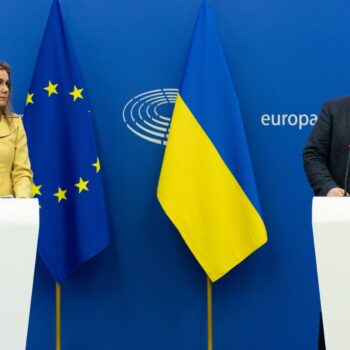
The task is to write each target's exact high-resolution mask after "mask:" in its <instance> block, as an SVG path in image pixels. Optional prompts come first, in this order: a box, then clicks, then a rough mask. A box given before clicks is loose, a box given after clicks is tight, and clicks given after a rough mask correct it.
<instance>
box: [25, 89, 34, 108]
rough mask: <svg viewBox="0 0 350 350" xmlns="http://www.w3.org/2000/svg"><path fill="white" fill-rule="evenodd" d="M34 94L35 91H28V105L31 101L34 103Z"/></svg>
mask: <svg viewBox="0 0 350 350" xmlns="http://www.w3.org/2000/svg"><path fill="white" fill-rule="evenodd" d="M33 96H34V93H32V94H30V93H29V92H28V93H27V99H26V106H28V105H29V103H32V104H34V101H33Z"/></svg>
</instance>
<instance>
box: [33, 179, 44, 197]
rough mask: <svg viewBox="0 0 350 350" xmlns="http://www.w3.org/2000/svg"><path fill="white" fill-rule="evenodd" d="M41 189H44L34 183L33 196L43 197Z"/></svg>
mask: <svg viewBox="0 0 350 350" xmlns="http://www.w3.org/2000/svg"><path fill="white" fill-rule="evenodd" d="M41 187H43V185H38V186H37V185H36V184H35V183H34V182H33V185H32V195H33V197H34V196H36V195H38V196H41V191H40V189H41Z"/></svg>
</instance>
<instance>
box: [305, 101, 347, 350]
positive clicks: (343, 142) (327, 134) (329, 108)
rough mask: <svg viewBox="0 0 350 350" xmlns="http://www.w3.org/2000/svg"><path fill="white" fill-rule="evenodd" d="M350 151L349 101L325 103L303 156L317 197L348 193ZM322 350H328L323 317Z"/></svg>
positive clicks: (320, 347) (320, 340)
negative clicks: (347, 170)
mask: <svg viewBox="0 0 350 350" xmlns="http://www.w3.org/2000/svg"><path fill="white" fill-rule="evenodd" d="M349 150H350V97H342V98H338V99H335V100H331V101H328V102H326V103H325V104H324V105H323V107H322V109H321V113H320V116H319V118H318V121H317V123H316V125H315V126H314V128H313V130H312V132H311V135H310V137H309V139H308V141H307V143H306V146H305V148H304V153H303V159H304V169H305V173H306V175H307V178H308V180H309V183H310V185H311V187H312V188H313V190H314V192H315V195H316V196H343V195H344V191H345V190H346V191H347V192H348V190H349V187H348V179H346V178H345V177H346V167H347V162H348V157H349ZM318 348H319V350H323V349H325V348H326V347H325V342H324V334H323V324H322V317H321V320H320V334H319V344H318Z"/></svg>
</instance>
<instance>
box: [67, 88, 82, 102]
mask: <svg viewBox="0 0 350 350" xmlns="http://www.w3.org/2000/svg"><path fill="white" fill-rule="evenodd" d="M83 90H84V89H78V88H77V87H76V86H75V85H74V90H73V91H71V92H70V93H69V95H72V96H73V101H74V102H75V101H76V100H77V99H78V98H81V99H83V95H82V94H81V93H82V92H83Z"/></svg>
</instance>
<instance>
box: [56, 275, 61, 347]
mask: <svg viewBox="0 0 350 350" xmlns="http://www.w3.org/2000/svg"><path fill="white" fill-rule="evenodd" d="M56 350H61V285H60V284H59V283H57V282H56Z"/></svg>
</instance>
